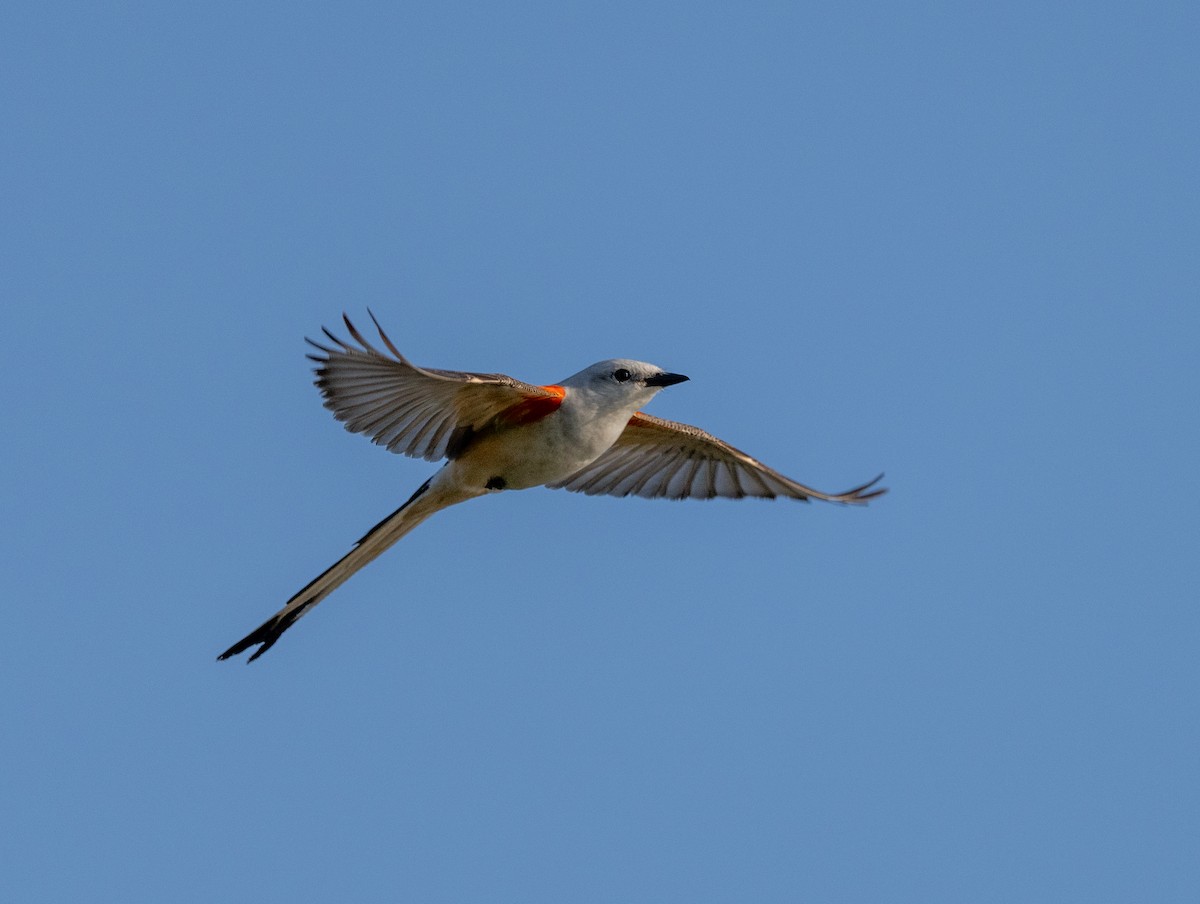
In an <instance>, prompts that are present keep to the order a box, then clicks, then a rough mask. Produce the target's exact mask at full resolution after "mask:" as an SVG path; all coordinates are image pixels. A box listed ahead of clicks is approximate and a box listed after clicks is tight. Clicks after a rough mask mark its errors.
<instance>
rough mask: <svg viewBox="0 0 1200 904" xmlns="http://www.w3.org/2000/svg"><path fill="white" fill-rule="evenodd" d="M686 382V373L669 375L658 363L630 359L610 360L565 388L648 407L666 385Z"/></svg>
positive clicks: (568, 382) (566, 383)
mask: <svg viewBox="0 0 1200 904" xmlns="http://www.w3.org/2000/svg"><path fill="white" fill-rule="evenodd" d="M686 379H687V377H685V376H684V375H683V374H673V373H668V372H667V371H665V370H663V369H662V368H661V367H659V366H658V365H657V364H647V363H646V362H645V361H632V360H630V359H629V358H610V359H609V360H607V361H598V362H597V363H595V364H593V365H592V366H591V367H586V368H584V369H583V370H581V371H580V372H579V373H577V374H575V375H574V376H571V377H567V379H565V380H563V381H562V385H563V386H566V387H569V388H571V389H577V390H582V391H585V392H589V393H594V394H596V395H599V396H603V397H606V398H610V399H613V400H616V399H622V400H628V401H629V402H631V403H635V404H636V405H644V404H645V403H646V402H648V401H650V399H652V398H654V396H655V395H657V394H658V392H659V390H661V389H662V388H663V387H664V386H672V385H674V384H676V383H682V382H683V381H684V380H686Z"/></svg>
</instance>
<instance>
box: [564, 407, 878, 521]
mask: <svg viewBox="0 0 1200 904" xmlns="http://www.w3.org/2000/svg"><path fill="white" fill-rule="evenodd" d="M881 477H883V475H882V474H880V475H879V477H876V478H875V479H874V480H872V481H871V482H870V483H864V484H863V485H862V486H859V487H855V488H854V489H852V490H847V491H846V492H844V493H822V492H820V491H818V490H814V489H812V488H811V487H806V486H804V485H803V484H800V483H796V481H794V480H791V479H790V478H787V477H784V476H783V475H782V474H780V473H779V472H778V471H774V470H772V469H771V468H768V467H767V466H766V465H764V464H762V463H761V462H758V461H755V460H754V459H753V458H751V457H750V456H749V455H747V454H746V453H745V452H742V451H740V450H738V449H735V448H734V447H733V446H731V445H729V444H728V443H726V442H724V441H722V440H719V439H717V438H716V437H715V436H712V435H711V434H708V433H705V432H704V431H703V430H700V429H698V428H696V427H691V426H689V425H687V424H678V423H675V422H674V421H666V420H663V419H662V418H657V417H654V416H653V415H649V414H643V413H642V412H640V411H639V412H638V413H637V414H635V415H634V416H633V417H632V418H630V419H629V423H628V424H627V425H626V427H625V430H624V431H623V432H622V433H621V435H620V437H618V439H617V441H616V442H615V443H613V445H612V447H611V448H609V449H608V451H606V452H605V453H604V454H603V455H601V456H600V457H599V458H597V459H596V460H595V461H594V462H592V463H591V464H590V465H588V466H587V467H585V468H583V469H582V470H580V471H578V472H576V473H575V474H572V475H571V476H570V477H568V478H567V479H566V480H563V481H560V482H559V483H555V484H550V486H552V487H554V488H555V489H565V490H570V491H572V492H575V493H586V494H588V495H589V496H600V495H607V496H642V497H645V498H647V499H712V498H714V497H716V496H722V497H725V498H728V499H741V498H743V497H745V496H757V497H760V498H764V499H774V498H775V497H776V496H787V497H789V498H791V499H804V500H807V499H809V498H810V497H811V498H814V499H824V500H827V501H829V502H844V503H853V504H859V503H865V502H866V501H867V500H869V499H873V498H874V497H876V496H879V495H881V494H883V493H885V492H887V491H886V490H883V489H878V490H871V491H870V492H867V491H868V490H870V488H871V487H873V486H874V485H875V484H876V483H878V482H879V479H880V478H881Z"/></svg>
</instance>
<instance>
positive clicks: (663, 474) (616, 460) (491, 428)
mask: <svg viewBox="0 0 1200 904" xmlns="http://www.w3.org/2000/svg"><path fill="white" fill-rule="evenodd" d="M368 313H369V314H370V317H371V321H372V323H373V324H374V326H375V330H376V331H377V332H378V334H379V342H380V343H382V345H383V347H384V350H383V351H381V350H379V349H377V348H376V347H375V346H374V345H372V344H371V343H370V342H369V341H368V340H367V339H366V338H364V337H363V335H362V334H361V333H360V332H359V330H358V329H357V328H356V327H355V326H354V324H353V323H352V322H351V321H350V318H349V316H348V315H346V314H344V313H343V315H342V320H343V322H344V323H345V326H346V330H347V331H348V333H349V335H350V338H351V340H353V341H351V342H347V341H344V340H342V339H340V338H338V337H337V336H336V335H334V333H333V332H331V331H330V330H329V329H328V328H326V327H322V328H321V330H322V333H323V334H324V336H325V340H324V341H322V342H318V341H315V340H313V339H306V340H305V341H307V342H308V343H309V344H310V345H311V346H312V347H313V348H315V349H316V353H315V354H313V353H310V354H309V355H308V357H309V358H310V359H311V360H313V361H314V362H316V367H315V368H314V373H315V374H316V380H315V381H314V383H315V385H316V387H317V388H318V389H319V390H320V392H321V395H322V397H323V398H324V400H325V401H324V405H325V407H326V408H328V409H329V410H330V411H332V412H333V416H334V417H335V418H336V419H337V420H339V421H341V422H342V423H343V424H344V425H345V428H346V429H347V430H349V431H351V432H353V433H361V434H365V435H366V436H369V437H370V438H371V440H372V441H373V442H375V443H377V444H379V445H381V446H384V447H385V448H386V449H387V450H388V451H389V452H396V453H400V454H403V455H408V456H412V457H414V458H423V459H426V460H429V461H439V460H441V459H446V460H447V461H446V464H445V465H443V466H442V468H441V469H440V470H438V471H436V472H435V473H434V474H433V476H432V477H430V478H429V479H428V480H426V481H425V482H424V483H423V484H421V486H420V487H418V488H417V490H416V492H414V493H413V494H412V496H410V497H409V498H408V500H407V501H406V502H405V503H404V504H403V505H401V506H400V507H399V508H398V509H396V510H395V511H394V512H392V513H391V514H390V515H388V516H387V517H386V518H384V519H383V520H382V521H380V522H379V523H378V524H376V525H375V526H374V527H372V528H371V529H370V530H369V531H367V533H366V534H365V535H364V536H363V537H362V539H360V540H359V541H358V542H357V543H356V544H355V545H354V547H353V548H352V549H351V550H350V552H348V553H347V554H346V555H345V556H343V557H342V558H341V559H339V560H338V561H337V562H335V563H334V564H333V565H331V566H330V567H329V568H327V569H326V570H325V571H323V572H322V573H321V574H320V575H318V576H317V577H316V578H314V579H313V580H312V581H310V582H309V583H308V584H306V585H305V586H304V587H303V588H301V589H300V590H299V591H297V592H296V593H295V594H294V595H293V596H292V598H291V599H289V600H288V601H287V603H285V604H284V606H283V608H282V609H280V610H279V611H278V612H276V613H275V614H274V615H272V616H271V617H270V618H269V619H267V620H266V621H265V622H263V623H262V624H261V625H260V626H259V627H257V628H255V629H254V630H253V631H251V632H250V633H249V634H247V635H246V636H245V637H243V638H242V639H241V640H239V641H238V642H237V643H235V644H233V645H232V646H231V647H229V649H227V650H226V651H225V652H223V653H221V654H220V655H219V656H218V657H217V659H218V661H220V660H225V659H229V658H230V657H232V656H237V655H238V654H240V653H243V652H245V651H246V650H248V649H250V648H251V647H253V646H257V647H258V649H257V650H255V651H254V652H253V654H251V656H250V657H249V659H248V660H247V662H253V661H254V660H255V659H257V658H258V657H260V656H262V655H263V654H264V653H265V652H267V650H269V649H271V647H272V646H274V645H275V643H276V642H277V641H278V640H279V638H280V637H281V636H282V635H283V634H284V632H285V631H287V630H288V629H289V628H290V627H291V626H292V625H294V624H295V623H296V622H297V621H298V620H299V619H300V618H301V616H303V615H305V614H307V613H308V612H310V611H311V610H312V608H313V607H314V606H316V605H317V604H318V603H319V602H321V601H322V600H323V599H325V598H326V597H327V596H329V594H330V593H332V592H333V591H334V590H336V589H337V588H338V587H340V586H341V585H342V584H343V583H345V581H346V580H347V579H348V578H349V577H350V576H351V575H353V574H354V573H355V572H357V571H358V570H359V569H360V568H362V567H363V566H364V565H366V564H367V563H369V562H371V561H372V560H374V559H375V558H376V557H378V556H379V555H380V554H381V553H383V552H384V550H386V549H388V548H389V547H390V546H391V545H392V544H394V543H395V542H396V541H397V540H399V539H400V538H401V537H403V536H405V535H406V534H407V533H409V531H411V530H412V529H413V528H415V527H416V526H417V525H419V524H421V523H422V522H423V521H425V520H426V519H427V518H429V517H430V516H431V515H433V514H435V513H436V512H439V511H441V510H442V509H444V508H448V507H449V506H452V505H457V504H459V503H460V502H466V501H467V500H470V499H476V498H478V497H480V496H485V495H490V494H495V493H502V492H509V491H511V490H524V489H529V488H531V487H536V486H547V487H550V488H553V489H564V490H568V491H571V492H575V493H583V494H585V495H589V496H597V495H609V496H641V497H645V498H648V499H713V498H715V497H725V498H733V499H741V498H744V497H758V498H764V499H774V498H775V497H786V498H790V499H797V500H801V501H808V500H809V499H822V500H825V501H827V502H835V503H842V504H847V505H862V504H864V503H866V502H868V501H869V500H871V499H874V498H876V497H878V496H881V495H882V494H883V493H885V492H887V490H886V489H884V488H881V487H878V486H877V485H878V483H879V481H880V479H882V477H883V475H882V474H880V475H879V476H878V477H876V478H875V479H874V480H870V481H868V482H867V483H864V484H861V485H860V486H857V487H854V488H853V489H851V490H847V491H846V492H844V493H822V492H820V491H819V490H814V489H812V488H811V487H807V486H805V485H803V484H801V483H797V482H796V481H794V480H792V479H790V478H788V477H784V476H783V475H782V474H780V473H779V472H778V471H775V470H772V469H771V468H769V467H767V466H766V465H764V464H762V463H761V462H759V461H757V460H756V459H754V458H751V457H750V456H749V455H747V454H746V453H745V452H742V451H740V450H738V449H735V448H734V447H733V446H731V445H729V444H728V443H726V442H724V441H723V440H720V439H718V438H717V437H715V436H712V435H711V434H709V433H706V432H705V431H703V430H701V429H699V428H697V427H692V426H690V425H688V424H680V423H676V422H674V421H668V420H664V419H662V418H659V417H655V416H654V415H650V414H646V413H645V412H643V411H642V410H641V409H642V408H643V407H644V406H645V405H646V404H647V403H648V402H649V401H650V400H651V399H653V398H654V397H655V396H656V395H657V394H658V393H659V392H661V391H662V390H663V389H665V388H666V387H668V386H674V385H676V384H678V383H683V382H684V381H686V380H687V379H688V378H687V377H686V376H684V375H683V374H678V373H672V372H670V371H666V370H663V369H662V368H661V367H658V366H656V365H654V364H647V363H646V362H644V361H633V360H630V359H626V358H612V359H609V360H606V361H600V362H598V363H596V364H593V365H591V366H590V367H586V368H584V369H583V370H581V371H580V372H579V373H577V374H575V375H574V376H571V377H567V378H566V379H565V380H561V381H560V382H558V383H553V384H548V385H535V384H532V383H525V382H522V381H521V380H516V379H513V378H512V377H509V376H505V375H504V374H486V373H470V372H466V371H455V370H438V369H434V368H426V367H418V366H417V365H415V364H412V363H411V362H410V361H409V360H408V359H407V358H405V357H404V355H402V354H401V353H400V352H399V350H397V348H396V346H395V345H394V344H393V343H392V340H391V339H389V338H388V336H387V334H386V333H385V332H384V330H383V327H381V326H380V324H379V321H378V320H377V319H376V318H375V315H374V313H372V312H370V311H368Z"/></svg>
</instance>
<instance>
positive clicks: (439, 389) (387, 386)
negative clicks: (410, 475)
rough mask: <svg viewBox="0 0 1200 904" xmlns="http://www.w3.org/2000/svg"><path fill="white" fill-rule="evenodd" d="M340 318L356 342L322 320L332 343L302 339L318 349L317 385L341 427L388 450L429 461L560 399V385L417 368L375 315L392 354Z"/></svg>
mask: <svg viewBox="0 0 1200 904" xmlns="http://www.w3.org/2000/svg"><path fill="white" fill-rule="evenodd" d="M342 319H343V320H344V321H345V323H346V329H347V330H349V331H350V336H351V338H353V340H354V341H355V342H356V343H358V344H357V345H354V344H351V343H348V342H343V341H342V340H341V339H339V338H338V337H337V336H335V335H334V334H333V333H331V332H330V331H329V330H327V329H325V328H324V327H322V330H323V332H324V333H325V335H326V336H327V337H328V338H329V340H330V342H331V343H332V345H323V344H322V343H320V342H314V341H313V340H312V339H309V340H307V341H308V342H309V344H310V345H312V346H313V347H315V348H316V349H317V350H318V351H319V352H320V354H318V355H309V357H310V358H311V359H312V360H314V361H316V362H317V367H316V369H315V373H316V375H317V379H316V385H317V388H319V389H320V390H321V395H323V396H324V397H325V407H326V408H328V409H329V410H330V411H332V412H333V416H334V417H336V418H337V419H338V420H339V421H342V422H344V423H345V425H346V429H347V430H350V431H352V432H354V433H363V434H365V435H367V436H369V437H371V439H372V440H373V441H374V442H376V443H378V444H379V445H381V446H386V447H387V449H388V451H390V452H398V453H402V454H404V455H411V456H413V457H415V458H426V459H429V460H430V461H436V460H438V459H439V458H447V457H449V458H454V457H456V456H457V455H458V454H459V453H461V451H462V450H463V449H464V448H465V447H466V445H467V444H468V443H469V442H470V441H471V438H472V437H473V436H474V435H475V434H476V433H477V432H478V431H480V430H483V429H484V428H485V427H486V426H488V425H493V426H495V425H498V424H504V423H506V422H507V423H521V422H525V421H529V420H536V419H537V418H538V417H542V416H544V415H546V414H549V413H550V412H551V411H553V410H554V409H556V408H557V407H558V406H559V405H560V404H561V403H562V399H563V395H564V391H563V389H562V388H561V387H558V386H535V385H533V384H532V383H522V382H521V381H520V380H514V379H513V378H512V377H506V376H505V375H504V374H476V373H466V372H463V371H457V370H434V369H432V368H424V367H417V366H416V365H415V364H412V363H411V362H409V361H408V360H407V359H406V358H405V357H404V356H403V355H402V354H400V352H399V351H397V350H396V346H395V345H393V344H392V341H391V340H390V339H389V338H388V337H387V334H385V333H384V332H383V329H382V328H381V327H380V326H379V321H377V320H375V315H374V314H372V315H371V319H372V321H374V322H375V328H376V329H377V330H378V331H379V338H380V340H381V341H382V342H383V344H384V345H385V346H386V347H387V349H388V351H389V352H391V355H387V354H384V353H383V352H381V351H379V350H378V349H376V348H374V347H373V346H372V345H371V344H370V343H369V342H368V341H367V340H366V339H364V338H363V336H362V334H361V333H359V331H358V330H357V329H356V328H355V326H354V324H352V323H351V322H350V318H349V317H346V316H345V315H344V314H343V315H342ZM393 356H394V357H393Z"/></svg>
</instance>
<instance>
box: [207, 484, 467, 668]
mask: <svg viewBox="0 0 1200 904" xmlns="http://www.w3.org/2000/svg"><path fill="white" fill-rule="evenodd" d="M432 482H433V478H430V479H429V480H427V481H425V483H423V484H421V488H420V489H418V490H417V491H416V492H415V493H413V494H412V496H411V497H410V498H409V500H408V501H407V502H405V503H404V505H402V506H400V508H398V509H396V511H394V512H392V513H391V514H390V515H388V516H387V517H386V518H384V519H383V520H382V521H380V522H379V523H378V524H376V525H375V526H374V527H373V528H371V529H370V530H369V531H367V533H366V535H365V536H364V537H363V538H362V539H361V540H359V541H358V542H357V543H356V544H355V545H354V549H352V550H350V552H348V553H347V554H346V555H344V556H342V558H340V559H338V560H337V561H336V562H335V563H334V564H333V565H331V566H330V567H329V568H327V569H326V570H325V571H324V572H322V573H321V574H320V575H318V576H317V577H316V578H314V579H313V580H312V581H310V582H309V583H308V584H307V585H305V587H304V588H302V589H301V590H300V591H299V592H298V593H296V595H295V596H293V597H292V598H291V599H290V600H288V601H287V603H286V604H285V605H284V607H283V608H282V609H280V610H279V611H278V612H276V613H275V614H274V615H272V616H271V617H270V618H268V619H267V620H266V621H265V622H263V623H262V624H261V625H259V626H258V627H257V628H255V629H254V630H253V631H251V632H250V633H249V634H247V635H246V636H245V637H243V638H242V639H241V640H239V641H238V642H237V643H235V644H234V645H233V646H231V647H230V648H229V649H228V650H226V651H225V652H224V653H222V654H221V655H220V656H218V657H217V659H218V660H222V659H228V658H229V657H230V656H236V655H238V654H239V653H242V652H244V651H245V650H248V649H249V648H250V647H252V646H254V645H255V644H262V646H260V647H259V648H258V649H257V650H255V651H254V653H253V654H252V655H251V656H250V658H249V659H248V660H246V661H247V662H253V661H254V660H256V659H257V658H258V657H259V656H261V655H262V654H263V653H265V652H267V650H269V649H271V647H272V646H274V644H275V641H277V640H279V638H280V637H281V636H282V635H283V632H284V631H286V630H287V629H288V628H290V627H291V626H292V625H294V624H295V623H296V621H297V620H298V619H299V618H300V616H302V615H304V614H305V613H307V612H308V611H309V610H311V609H312V608H313V607H314V606H316V605H317V603H319V602H321V600H323V599H325V597H327V596H329V594H331V593H333V591H334V590H336V589H337V588H338V587H340V586H341V585H342V584H344V583H345V582H346V580H347V579H348V578H349V577H350V576H351V575H352V574H354V572H356V571H358V570H359V569H360V568H362V567H363V566H364V565H366V564H367V563H368V562H370V561H371V560H372V559H374V558H376V557H377V556H378V555H380V553H382V552H383V551H384V550H386V549H387V548H388V547H389V546H391V545H392V544H393V543H395V542H396V541H397V540H399V539H400V538H401V537H403V536H404V535H405V534H407V533H408V532H409V531H410V530H412V529H413V528H414V527H416V526H417V525H418V524H420V523H421V522H422V521H424V520H425V519H426V518H428V517H429V516H430V515H432V514H433V513H434V512H436V511H438V510H439V509H443V508H445V507H447V506H449V505H453V504H454V503H456V502H462V501H463V498H461V497H456V498H447V497H446V496H445V495H444V494H440V493H437V492H436V491H435V493H433V494H428V495H427V493H428V490H429V486H430V484H431V483H432ZM434 496H438V497H440V498H433V497H434ZM418 500H420V501H419V502H418Z"/></svg>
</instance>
